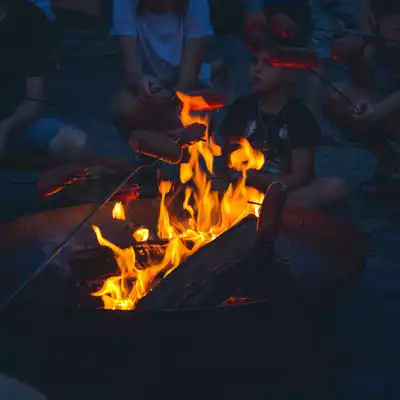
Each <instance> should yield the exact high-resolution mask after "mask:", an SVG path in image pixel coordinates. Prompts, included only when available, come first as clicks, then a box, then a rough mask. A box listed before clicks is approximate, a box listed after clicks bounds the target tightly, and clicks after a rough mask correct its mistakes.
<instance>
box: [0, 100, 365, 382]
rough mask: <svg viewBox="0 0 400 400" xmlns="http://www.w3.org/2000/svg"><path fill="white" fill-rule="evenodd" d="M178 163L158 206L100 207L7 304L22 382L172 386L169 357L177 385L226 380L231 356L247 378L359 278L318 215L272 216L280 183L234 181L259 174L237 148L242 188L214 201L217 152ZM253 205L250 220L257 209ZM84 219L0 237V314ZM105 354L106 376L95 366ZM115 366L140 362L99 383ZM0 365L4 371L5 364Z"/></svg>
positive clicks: (339, 230)
mask: <svg viewBox="0 0 400 400" xmlns="http://www.w3.org/2000/svg"><path fill="white" fill-rule="evenodd" d="M188 101H189V102H190V101H194V100H190V99H188ZM189 105H190V104H189ZM189 105H188V104H185V105H184V107H183V110H182V122H183V124H184V125H189V124H190V123H204V124H206V123H207V122H206V120H204V119H203V118H202V117H191V116H190V113H189V111H190V107H189ZM188 151H189V159H188V162H186V163H184V164H182V165H181V168H180V186H178V187H175V188H174V187H173V184H172V182H167V181H164V182H163V181H162V182H160V184H159V189H160V194H161V198H158V199H137V200H134V201H131V202H129V203H128V204H126V205H125V206H124V205H122V204H120V203H116V204H112V203H111V202H108V203H107V204H105V205H104V206H103V207H101V208H100V209H98V210H97V212H95V213H94V215H93V216H92V218H91V219H90V221H89V223H87V224H85V225H83V227H81V229H79V230H77V231H74V232H75V234H74V235H73V236H72V238H71V240H69V241H68V243H67V245H66V246H65V247H64V248H63V251H62V252H61V253H59V254H58V255H57V256H56V257H55V258H53V259H52V263H51V264H49V265H48V266H47V268H45V269H44V270H43V271H41V272H40V273H39V274H38V275H37V276H36V277H35V279H31V280H30V281H29V282H28V284H27V285H25V287H24V290H22V291H21V292H19V293H18V295H17V296H14V297H13V301H12V302H11V303H7V304H8V307H7V308H6V310H5V313H3V315H2V318H3V319H2V322H3V326H4V327H5V328H6V329H7V331H8V332H11V334H12V335H13V337H14V338H19V341H17V342H18V343H19V349H24V356H26V354H33V355H32V356H31V360H32V359H33V360H35V361H34V363H35V366H32V369H33V370H35V371H36V370H39V369H38V368H37V363H38V362H39V361H40V362H44V361H43V360H44V359H46V360H47V362H46V363H47V365H46V367H43V369H44V370H46V374H47V375H48V374H57V373H56V372H55V371H60V370H61V371H63V374H64V373H65V374H67V375H68V376H69V377H70V376H71V374H72V373H73V374H75V376H76V377H78V378H79V377H81V376H82V375H84V376H85V378H87V376H88V371H91V373H92V376H93V374H94V376H96V379H98V376H99V375H98V374H100V375H102V376H107V378H108V379H110V376H112V377H113V379H116V380H118V379H121V377H122V376H124V377H127V378H126V379H129V377H131V376H132V375H135V376H141V377H144V378H143V379H145V378H148V377H149V373H148V371H150V370H151V371H152V374H150V375H151V376H154V375H155V374H156V376H157V379H159V378H160V377H162V378H165V376H166V375H170V374H169V372H172V371H169V369H170V367H166V366H165V364H166V359H170V358H171V355H172V358H174V361H175V363H174V366H175V367H174V368H177V369H179V371H180V372H179V373H180V374H187V373H188V371H187V368H186V367H187V366H188V365H190V366H191V367H193V368H194V367H195V366H197V367H199V366H201V365H204V362H201V360H203V361H206V360H207V359H208V358H209V357H212V358H213V368H214V369H215V368H216V365H217V364H218V365H219V368H222V369H224V371H226V368H228V367H229V368H234V365H235V363H234V362H229V360H231V359H232V356H233V355H234V356H235V357H234V358H235V360H236V362H240V363H245V364H247V363H248V362H249V356H251V354H253V355H254V354H256V353H257V354H261V353H262V352H264V351H265V349H264V347H269V348H271V347H272V348H276V347H277V345H276V344H277V342H278V341H280V342H282V340H283V338H285V339H284V340H283V341H286V343H285V348H286V349H288V348H290V349H292V348H293V343H294V342H295V340H294V337H293V332H296V336H298V337H303V336H308V335H304V333H303V335H302V334H300V332H302V331H303V330H304V328H305V327H306V326H311V325H313V324H314V322H313V321H315V320H316V318H315V317H316V315H321V314H323V313H325V312H326V310H327V308H328V307H330V306H332V305H335V304H336V303H337V300H338V299H341V298H343V294H344V293H346V292H347V290H348V288H349V287H351V285H352V284H354V282H355V281H356V280H357V278H358V277H359V276H360V273H361V271H362V268H363V265H364V251H363V248H362V246H361V237H360V235H359V234H358V233H357V232H356V231H355V230H354V229H352V228H351V227H348V226H347V225H346V224H343V223H341V222H338V221H334V220H332V219H330V218H329V217H327V216H325V215H322V214H318V213H313V212H310V211H306V210H301V209H296V208H290V207H286V208H285V210H283V208H284V203H285V199H286V195H285V193H284V188H283V185H281V184H279V183H275V184H273V185H271V187H270V190H269V192H267V194H266V195H265V197H264V195H263V194H261V193H259V192H257V191H255V190H252V189H251V188H248V187H247V186H246V185H245V182H246V171H247V170H249V169H260V168H261V167H262V166H263V164H264V156H263V154H262V153H259V152H257V151H255V150H253V149H252V148H251V147H250V145H249V144H248V142H246V141H244V142H241V143H240V146H239V148H238V149H237V150H236V151H235V152H234V153H233V154H232V155H231V159H230V166H231V167H232V168H235V169H237V170H238V171H240V172H241V179H240V180H239V181H238V182H237V183H236V184H235V185H233V184H231V185H229V187H228V188H227V190H226V191H225V192H224V193H222V194H221V193H218V192H216V191H214V190H213V189H212V178H211V176H212V175H214V174H213V160H214V157H216V156H218V155H220V149H219V147H218V146H216V145H215V143H214V142H213V140H212V139H211V138H209V137H208V133H207V137H206V139H205V140H204V141H201V142H198V143H197V144H195V145H192V146H190V147H189V149H188ZM200 159H202V160H203V161H204V164H205V165H204V166H203V168H202V167H201V163H200ZM261 202H262V204H263V205H262V207H261V210H260V207H259V206H257V205H255V204H260V203H261ZM93 210H96V206H94V205H83V206H77V207H71V208H64V209H59V210H55V211H51V212H46V213H43V214H37V215H31V216H29V217H26V218H23V219H21V220H19V221H15V222H13V223H11V224H9V225H7V226H5V227H3V228H2V230H1V231H0V234H1V237H2V242H1V244H0V262H1V265H2V269H3V270H2V273H3V279H2V280H1V281H0V296H1V298H0V301H1V304H4V303H5V302H6V300H7V299H8V298H9V297H10V296H11V294H12V293H13V292H15V290H16V289H17V288H18V287H20V286H21V284H22V283H23V282H24V280H26V278H27V276H32V272H33V271H34V270H36V268H37V265H40V264H41V262H43V260H44V259H46V258H48V257H50V256H51V254H52V251H53V249H54V248H55V247H57V245H58V244H59V243H60V242H62V241H63V239H64V238H65V237H70V236H71V235H69V233H70V232H72V231H73V229H74V227H76V226H77V225H78V224H79V223H80V222H81V221H83V220H84V219H85V218H86V217H87V216H88V215H89V214H90V213H91V212H92V211H93ZM258 215H260V217H259V218H258ZM321 311H322V312H321ZM306 321H307V322H306ZM312 331H313V330H312ZM314 331H315V330H314ZM27 333H28V334H27ZM285 334H286V335H285ZM288 335H289V336H290V340H289V336H288ZM267 338H269V339H267ZM271 338H273V339H271ZM110 339H111V341H110ZM271 340H272V341H271ZM268 341H271V344H272V346H266V344H267V342H268ZM289 342H290V343H289ZM105 343H108V344H109V351H108V352H107V355H104V354H103V355H104V362H105V365H104V364H96V363H95V362H94V360H95V359H96V354H98V353H99V352H100V351H101V352H102V350H101V347H102V346H104V344H105ZM183 344H184V346H183ZM261 344H262V346H261V347H262V348H260V345H261ZM182 346H183V347H182ZM296 347H297V348H300V349H301V348H302V347H303V346H302V345H300V344H298V345H296ZM233 348H234V352H232V349H233ZM250 348H252V349H253V350H252V351H250V352H249V349H250ZM43 349H46V351H45V352H44V350H43ZM189 352H190V354H191V357H190V358H191V359H190V360H186V359H185V356H184V354H187V353H189ZM38 353H39V354H40V355H39V354H38ZM83 353H84V354H85V355H88V356H87V357H84V359H82V357H81V356H79V354H83ZM53 354H57V357H56V360H55V359H54V357H53ZM89 354H90V355H89ZM178 354H179V357H178ZM73 357H79V359H80V362H79V366H77V365H76V362H75V363H74V361H73V360H74V358H73ZM182 357H183V358H182ZM127 358H128V359H132V360H133V358H135V359H136V360H139V361H140V362H137V363H136V365H135V366H134V367H133V366H131V367H130V368H129V369H126V368H122V367H121V368H116V369H112V371H110V370H109V369H110V368H106V371H105V366H107V367H109V366H110V365H121V363H122V362H125V361H126V359H127ZM250 359H251V357H250ZM3 360H8V361H7V362H6V361H3V362H6V363H7V364H6V365H7V369H8V370H9V369H10V365H13V360H14V358H13V352H12V350H10V358H8V359H7V357H4V358H3ZM10 360H11V361H10ZM38 360H39V361H38ZM157 360H158V361H157ZM178 360H180V361H178ZM217 360H218V363H216V361H217ZM239 360H240V361H239ZM206 363H207V361H206ZM219 363H221V364H219ZM207 364H208V363H207ZM71 365H74V367H73V372H72V371H71ZM56 366H57V367H56ZM14 367H15V369H18V366H14ZM210 368H211V367H210V366H207V369H208V370H209V369H210ZM66 369H67V370H68V372H66ZM159 369H160V370H159ZM19 370H20V368H19ZM155 370H157V373H156V372H155ZM174 371H176V370H175V369H174ZM55 379H56V378H55Z"/></svg>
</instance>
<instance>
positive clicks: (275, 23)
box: [269, 14, 297, 39]
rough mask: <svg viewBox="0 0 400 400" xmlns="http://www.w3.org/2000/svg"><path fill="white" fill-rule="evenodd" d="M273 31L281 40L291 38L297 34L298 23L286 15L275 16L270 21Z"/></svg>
mask: <svg viewBox="0 0 400 400" xmlns="http://www.w3.org/2000/svg"><path fill="white" fill-rule="evenodd" d="M269 26H270V28H271V31H272V32H273V33H274V34H275V35H276V36H279V37H281V38H285V39H288V38H291V37H293V36H294V35H295V34H296V32H297V25H296V23H295V22H294V21H293V20H292V18H290V17H289V16H288V15H286V14H274V15H272V16H271V17H270V19H269Z"/></svg>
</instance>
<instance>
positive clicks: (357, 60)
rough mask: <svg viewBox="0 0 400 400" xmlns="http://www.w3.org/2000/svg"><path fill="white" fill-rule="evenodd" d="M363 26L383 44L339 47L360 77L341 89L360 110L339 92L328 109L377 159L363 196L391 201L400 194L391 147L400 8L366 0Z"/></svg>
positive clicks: (399, 130)
mask: <svg viewBox="0 0 400 400" xmlns="http://www.w3.org/2000/svg"><path fill="white" fill-rule="evenodd" d="M360 26H361V29H362V30H363V31H364V32H366V33H368V34H370V35H380V36H381V38H380V39H379V40H373V39H369V38H363V37H361V36H356V37H353V38H350V39H349V41H348V42H343V43H341V42H339V43H338V44H337V46H336V50H335V51H336V52H337V53H338V54H340V56H341V57H343V58H346V57H347V59H348V60H349V62H350V64H351V65H352V68H353V69H354V71H355V73H354V74H353V79H352V80H351V81H348V82H345V83H339V84H337V87H338V88H339V89H340V90H342V92H343V93H344V94H346V95H347V96H348V97H349V98H350V99H351V100H352V102H353V103H354V104H355V105H356V108H357V109H356V110H354V107H353V106H350V105H349V103H348V102H347V101H346V100H345V99H343V97H342V96H340V95H338V94H337V93H334V92H331V93H330V95H329V96H328V98H327V99H326V105H325V107H326V110H327V112H328V114H329V116H330V117H331V119H332V120H333V121H334V122H336V124H337V125H339V126H340V127H341V128H342V130H343V132H344V134H345V135H346V136H347V137H348V138H350V139H353V140H356V141H358V142H360V144H361V145H362V146H364V147H365V148H366V149H368V150H369V151H371V152H372V154H373V155H374V156H375V157H376V159H377V162H378V166H377V170H376V173H375V176H374V177H373V178H372V179H370V180H368V181H367V182H364V183H363V184H362V185H361V188H360V189H361V193H362V194H363V195H366V196H373V197H376V196H377V197H381V196H383V197H385V196H389V197H390V196H391V195H393V194H395V195H398V194H399V193H400V173H399V172H400V155H399V152H398V150H397V149H396V147H395V146H393V144H392V142H393V141H397V142H398V141H399V139H400V2H399V1H398V0H367V1H366V3H365V7H364V10H363V12H362V15H361V21H360Z"/></svg>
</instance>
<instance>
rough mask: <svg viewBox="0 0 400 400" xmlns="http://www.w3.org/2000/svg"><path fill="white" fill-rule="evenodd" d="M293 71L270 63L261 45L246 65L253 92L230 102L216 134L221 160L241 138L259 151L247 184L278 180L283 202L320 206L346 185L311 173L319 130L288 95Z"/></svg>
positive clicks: (338, 196)
mask: <svg viewBox="0 0 400 400" xmlns="http://www.w3.org/2000/svg"><path fill="white" fill-rule="evenodd" d="M296 74H297V71H296V70H294V69H289V68H288V69H286V68H276V67H271V66H270V65H269V53H268V50H267V48H266V49H264V50H262V51H261V52H259V53H257V54H255V55H254V56H253V61H252V65H251V68H250V79H251V83H252V86H253V89H254V91H255V93H254V94H252V95H250V96H248V97H244V98H240V99H238V100H237V101H236V102H235V103H233V104H232V106H231V107H230V108H229V109H228V113H227V116H226V118H225V120H224V121H223V123H222V126H221V129H220V132H219V133H220V135H221V136H222V137H223V138H224V139H225V145H224V154H225V158H226V160H228V159H229V154H230V153H231V152H232V151H233V150H234V149H235V142H237V140H238V139H240V138H243V137H244V138H247V139H248V140H249V142H250V143H251V145H252V146H253V147H254V148H258V149H262V150H263V151H264V153H265V158H266V160H267V162H266V165H265V167H264V170H262V171H255V170H250V171H248V178H247V185H249V186H252V187H255V188H256V189H258V190H260V191H262V192H265V190H266V189H267V188H268V186H269V184H271V182H273V181H277V180H278V181H282V182H283V183H284V184H285V185H286V186H287V187H288V191H289V196H288V203H289V204H293V205H297V206H302V207H307V208H320V207H325V206H329V205H332V204H335V203H338V202H340V201H342V200H344V199H345V198H346V197H347V187H346V184H345V183H344V182H343V181H342V180H340V179H338V178H316V177H315V175H314V173H315V172H314V153H315V146H316V143H317V142H318V139H319V136H320V130H319V127H318V124H317V122H316V120H315V118H314V116H313V114H312V113H311V111H310V110H309V109H308V108H307V107H306V106H305V105H304V104H303V103H302V102H301V101H300V100H297V99H295V98H292V96H291V87H292V86H293V85H294V84H295V81H296ZM230 173H231V171H229V172H228V175H230ZM234 175H235V174H234Z"/></svg>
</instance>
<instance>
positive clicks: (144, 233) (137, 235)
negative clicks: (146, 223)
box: [132, 228, 150, 242]
mask: <svg viewBox="0 0 400 400" xmlns="http://www.w3.org/2000/svg"><path fill="white" fill-rule="evenodd" d="M132 236H133V238H134V239H135V240H136V241H137V242H147V241H148V240H149V236H150V231H149V230H148V229H147V228H139V229H138V230H137V231H136V232H134V234H133V235H132Z"/></svg>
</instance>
